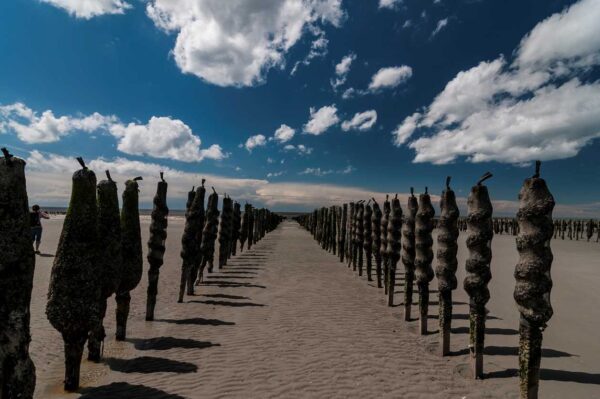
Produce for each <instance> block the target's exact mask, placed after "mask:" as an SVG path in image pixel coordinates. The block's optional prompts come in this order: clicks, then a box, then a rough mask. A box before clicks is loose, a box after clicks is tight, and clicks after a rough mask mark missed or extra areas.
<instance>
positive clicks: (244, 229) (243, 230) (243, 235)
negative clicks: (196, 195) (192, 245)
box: [207, 203, 252, 252]
mask: <svg viewBox="0 0 600 399" xmlns="http://www.w3.org/2000/svg"><path fill="white" fill-rule="evenodd" d="M251 209H252V208H251V205H250V204H248V203H246V204H245V205H244V214H243V215H242V225H241V227H240V252H244V243H245V242H246V240H247V239H248V217H249V214H250V212H251ZM207 218H208V216H207Z"/></svg>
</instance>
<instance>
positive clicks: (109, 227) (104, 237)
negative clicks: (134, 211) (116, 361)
mask: <svg viewBox="0 0 600 399" xmlns="http://www.w3.org/2000/svg"><path fill="white" fill-rule="evenodd" d="M106 177H107V179H106V180H101V181H100V182H99V183H98V185H97V187H96V190H97V195H98V245H99V246H98V248H100V249H101V251H100V254H99V256H98V279H99V281H100V284H101V287H100V304H99V306H100V317H99V323H98V325H97V326H96V327H95V328H93V329H92V331H90V336H89V338H88V360H91V361H94V362H98V361H100V357H101V352H102V343H103V342H104V338H105V337H106V333H105V331H104V324H103V320H104V317H105V316H106V306H107V300H108V298H109V297H110V296H111V295H112V294H114V293H115V291H116V290H117V287H118V285H119V281H120V279H121V265H122V258H121V221H120V216H119V195H118V193H117V183H116V182H114V181H113V180H112V178H111V177H110V173H109V171H106Z"/></svg>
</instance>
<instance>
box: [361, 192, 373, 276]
mask: <svg viewBox="0 0 600 399" xmlns="http://www.w3.org/2000/svg"><path fill="white" fill-rule="evenodd" d="M370 203H371V201H369V202H367V204H366V205H365V212H364V215H363V226H364V227H363V228H364V234H363V247H364V250H365V258H366V260H367V280H368V281H373V272H372V269H373V261H372V259H371V252H372V250H373V233H372V231H371V228H372V225H371V217H372V216H373V209H372V208H371V205H370Z"/></svg>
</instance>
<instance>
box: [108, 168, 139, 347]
mask: <svg viewBox="0 0 600 399" xmlns="http://www.w3.org/2000/svg"><path fill="white" fill-rule="evenodd" d="M139 180H142V178H141V177H136V178H134V179H133V180H127V181H126V182H125V191H123V209H122V210H121V257H122V260H123V263H122V269H121V280H120V282H119V287H118V288H117V292H116V295H115V299H116V301H117V333H116V339H117V341H124V340H125V338H126V336H127V318H128V317H129V302H131V295H130V294H129V292H130V291H132V290H133V289H134V288H135V287H137V285H138V284H139V283H140V280H141V279H142V273H143V267H144V261H143V259H142V233H141V230H140V211H139V191H140V190H139V188H138V183H137V182H138V181H139Z"/></svg>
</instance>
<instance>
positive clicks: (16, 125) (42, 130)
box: [0, 103, 117, 143]
mask: <svg viewBox="0 0 600 399" xmlns="http://www.w3.org/2000/svg"><path fill="white" fill-rule="evenodd" d="M116 121H117V118H116V117H115V116H112V115H111V116H103V115H100V114H99V113H97V112H95V113H93V114H91V115H88V116H77V117H74V116H60V117H56V116H55V115H54V113H53V112H52V111H51V110H47V111H44V112H42V114H41V115H40V116H38V114H37V113H36V112H35V111H33V110H32V109H31V108H29V107H27V106H26V105H25V104H23V103H14V104H10V105H0V123H1V124H2V126H4V127H5V128H6V129H7V130H12V131H14V132H15V133H16V135H17V137H18V138H19V140H21V141H23V142H25V143H52V142H55V141H59V140H60V139H61V138H62V137H64V136H67V135H69V134H72V133H74V132H77V131H82V132H86V133H92V132H94V131H97V130H100V129H106V128H108V127H109V126H110V125H111V124H113V123H115V122H116Z"/></svg>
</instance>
